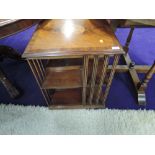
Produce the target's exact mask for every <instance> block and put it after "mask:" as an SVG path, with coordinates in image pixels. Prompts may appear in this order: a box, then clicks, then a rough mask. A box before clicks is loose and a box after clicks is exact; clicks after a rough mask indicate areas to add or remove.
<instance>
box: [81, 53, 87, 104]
mask: <svg viewBox="0 0 155 155" xmlns="http://www.w3.org/2000/svg"><path fill="white" fill-rule="evenodd" d="M88 62H89V56H84V57H83V78H82V79H83V88H82V89H83V90H82V104H83V105H84V104H86V90H87V78H88Z"/></svg>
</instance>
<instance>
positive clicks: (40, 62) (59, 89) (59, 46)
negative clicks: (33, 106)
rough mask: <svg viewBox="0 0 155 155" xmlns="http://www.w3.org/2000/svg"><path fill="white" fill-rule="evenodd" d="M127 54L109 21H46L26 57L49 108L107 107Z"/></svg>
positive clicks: (26, 50)
mask: <svg viewBox="0 0 155 155" xmlns="http://www.w3.org/2000/svg"><path fill="white" fill-rule="evenodd" d="M123 54H124V50H123V49H122V47H121V45H120V43H119V42H118V40H117V38H116V37H115V35H114V33H113V31H112V29H111V28H110V26H109V25H108V23H107V21H106V20H86V19H85V20H45V21H43V22H41V23H40V24H39V26H38V28H37V30H36V31H35V33H34V34H33V37H32V39H31V40H30V42H29V44H28V46H27V48H26V49H25V52H24V53H23V55H22V57H23V58H26V59H27V61H28V63H29V66H30V68H31V70H32V72H33V74H34V76H35V79H36V81H37V83H38V85H39V87H40V90H41V92H42V94H43V96H44V98H45V100H46V103H47V105H48V107H49V108H51V109H57V108H61V109H64V108H105V106H106V99H107V96H108V94H109V90H110V87H111V83H112V80H113V77H114V74H115V71H116V67H117V65H118V62H119V57H120V55H123Z"/></svg>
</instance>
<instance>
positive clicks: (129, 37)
mask: <svg viewBox="0 0 155 155" xmlns="http://www.w3.org/2000/svg"><path fill="white" fill-rule="evenodd" d="M133 32H134V27H131V29H130V32H129V35H128V37H127V40H126V43H125V46H124V47H123V49H124V51H125V52H126V53H128V51H129V45H130V42H131V38H132V35H133Z"/></svg>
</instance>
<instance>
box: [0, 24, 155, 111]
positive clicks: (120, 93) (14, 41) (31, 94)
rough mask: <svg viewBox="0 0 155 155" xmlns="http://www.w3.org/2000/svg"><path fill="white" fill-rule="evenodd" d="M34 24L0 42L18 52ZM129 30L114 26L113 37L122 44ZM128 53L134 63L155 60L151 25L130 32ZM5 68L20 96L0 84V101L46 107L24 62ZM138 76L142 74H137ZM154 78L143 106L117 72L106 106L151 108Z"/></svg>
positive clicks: (125, 75)
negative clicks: (115, 28) (139, 104)
mask: <svg viewBox="0 0 155 155" xmlns="http://www.w3.org/2000/svg"><path fill="white" fill-rule="evenodd" d="M35 29H36V26H34V27H32V28H30V29H27V30H25V31H24V32H20V33H18V34H16V35H13V36H10V37H7V38H4V39H1V40H0V45H8V46H11V47H13V48H14V49H16V50H17V51H18V52H19V53H20V54H22V53H23V52H24V49H25V47H26V45H27V44H28V42H29V40H30V39H31V36H32V34H33V32H34V30H35ZM128 33H129V29H128V28H124V29H123V28H121V29H117V31H116V36H117V37H118V39H119V41H120V42H121V44H122V45H124V43H125V40H126V37H127V35H128ZM129 54H130V56H131V58H132V60H133V61H135V63H136V64H141V65H142V64H148V65H151V64H152V63H153V61H154V60H155V28H137V29H135V31H134V34H133V38H132V41H131V44H130V50H129ZM0 66H1V67H2V68H4V69H5V72H6V73H7V76H8V78H9V79H10V80H11V81H12V82H13V83H14V84H15V85H16V86H17V87H18V88H20V89H21V90H22V92H23V95H22V96H21V97H20V98H18V99H11V98H10V96H9V95H8V93H7V92H6V90H5V89H4V87H3V86H2V84H1V83H0V103H5V104H8V103H13V104H20V105H40V106H46V103H45V101H44V98H43V96H42V94H41V92H40V90H39V87H38V85H37V83H36V81H35V79H34V77H33V75H32V72H31V70H30V68H29V66H28V64H27V63H26V62H17V61H13V60H5V61H4V62H2V63H0ZM139 76H140V78H142V77H143V76H144V75H139ZM154 84H155V77H153V78H152V79H151V81H150V83H149V85H148V88H147V90H146V97H147V105H146V106H138V105H137V100H136V96H135V92H134V86H133V84H132V81H131V79H130V77H129V75H128V73H119V74H118V73H117V74H116V75H115V78H114V80H113V83H112V87H111V89H110V94H109V96H108V99H107V107H108V108H111V109H113V108H117V109H139V108H141V109H144V108H145V109H155V93H154V90H155V85H154Z"/></svg>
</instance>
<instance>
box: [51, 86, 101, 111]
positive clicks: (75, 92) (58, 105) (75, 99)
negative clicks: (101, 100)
mask: <svg viewBox="0 0 155 155" xmlns="http://www.w3.org/2000/svg"><path fill="white" fill-rule="evenodd" d="M51 98H52V103H51V104H50V105H49V108H50V109H81V108H88V109H91V108H92V109H96V108H104V106H103V105H101V104H98V105H95V104H92V105H89V104H85V105H83V104H82V89H67V90H59V91H56V92H55V93H54V95H52V96H51Z"/></svg>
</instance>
